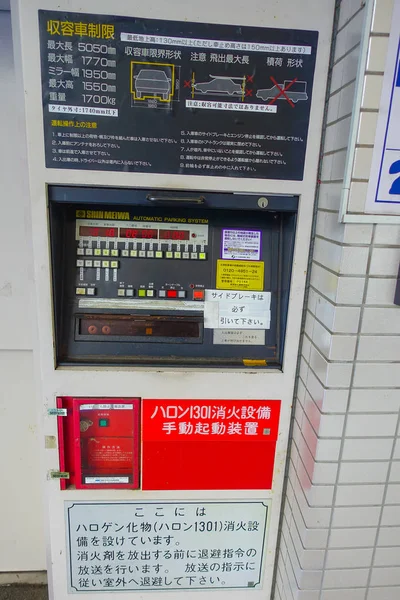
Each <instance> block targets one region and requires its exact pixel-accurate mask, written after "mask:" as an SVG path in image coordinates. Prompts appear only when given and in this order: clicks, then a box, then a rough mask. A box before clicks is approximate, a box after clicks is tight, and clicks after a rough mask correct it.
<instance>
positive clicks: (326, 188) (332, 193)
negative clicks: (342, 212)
mask: <svg viewBox="0 0 400 600" xmlns="http://www.w3.org/2000/svg"><path fill="white" fill-rule="evenodd" d="M341 194H342V184H341V183H321V185H320V186H319V194H318V207H319V208H326V209H328V210H339V207H340V200H341Z"/></svg>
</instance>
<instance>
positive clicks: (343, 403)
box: [322, 389, 349, 413]
mask: <svg viewBox="0 0 400 600" xmlns="http://www.w3.org/2000/svg"><path fill="white" fill-rule="evenodd" d="M348 399H349V390H347V389H344V390H337V389H329V390H325V391H324V397H323V400H322V412H324V413H341V412H343V413H344V412H346V410H347V402H348Z"/></svg>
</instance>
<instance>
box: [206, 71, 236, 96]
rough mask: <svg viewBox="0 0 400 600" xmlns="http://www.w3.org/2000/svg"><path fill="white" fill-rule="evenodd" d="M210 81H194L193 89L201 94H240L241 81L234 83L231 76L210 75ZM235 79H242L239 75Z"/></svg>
mask: <svg viewBox="0 0 400 600" xmlns="http://www.w3.org/2000/svg"><path fill="white" fill-rule="evenodd" d="M210 77H211V81H204V82H202V83H196V84H195V85H194V89H195V90H196V92H201V93H202V94H227V95H228V96H234V95H237V96H241V95H242V94H243V87H242V84H241V83H235V82H234V81H233V79H232V78H231V77H223V76H220V75H210ZM237 79H242V78H241V77H240V78H239V77H238V78H237Z"/></svg>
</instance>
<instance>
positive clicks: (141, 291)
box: [138, 290, 146, 298]
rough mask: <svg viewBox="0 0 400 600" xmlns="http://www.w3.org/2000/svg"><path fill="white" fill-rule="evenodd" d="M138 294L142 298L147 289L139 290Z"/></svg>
mask: <svg viewBox="0 0 400 600" xmlns="http://www.w3.org/2000/svg"><path fill="white" fill-rule="evenodd" d="M138 296H140V297H141V298H143V297H144V296H146V290H138Z"/></svg>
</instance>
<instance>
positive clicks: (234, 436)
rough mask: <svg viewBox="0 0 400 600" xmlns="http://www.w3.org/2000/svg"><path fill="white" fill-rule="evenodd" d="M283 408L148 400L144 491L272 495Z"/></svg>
mask: <svg viewBox="0 0 400 600" xmlns="http://www.w3.org/2000/svg"><path fill="white" fill-rule="evenodd" d="M280 404H281V403H280V400H155V399H154V400H153V399H151V400H147V399H146V400H143V402H142V415H143V425H142V442H143V473H142V485H143V489H145V490H164V489H176V490H185V489H199V490H200V489H270V488H271V484H272V475H273V466H274V459H275V447H276V440H277V437H278V431H279V413H280Z"/></svg>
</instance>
